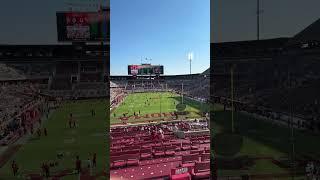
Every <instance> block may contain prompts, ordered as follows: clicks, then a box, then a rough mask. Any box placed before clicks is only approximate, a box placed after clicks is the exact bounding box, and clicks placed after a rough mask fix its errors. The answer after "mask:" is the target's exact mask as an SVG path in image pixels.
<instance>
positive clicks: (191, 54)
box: [188, 52, 193, 74]
mask: <svg viewBox="0 0 320 180" xmlns="http://www.w3.org/2000/svg"><path fill="white" fill-rule="evenodd" d="M192 59H193V53H192V52H189V53H188V60H189V62H190V74H191V61H192Z"/></svg>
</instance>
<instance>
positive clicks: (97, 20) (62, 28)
mask: <svg viewBox="0 0 320 180" xmlns="http://www.w3.org/2000/svg"><path fill="white" fill-rule="evenodd" d="M109 12H110V11H103V12H102V13H101V12H57V14H56V16H57V31H58V41H62V42H63V41H107V39H109V29H110V27H109V26H110V24H109V22H110V21H109V19H110V17H109V15H110V14H109Z"/></svg>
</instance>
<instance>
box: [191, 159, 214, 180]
mask: <svg viewBox="0 0 320 180" xmlns="http://www.w3.org/2000/svg"><path fill="white" fill-rule="evenodd" d="M191 174H192V179H208V178H209V177H210V162H196V164H195V166H194V169H193V171H192V173H191Z"/></svg>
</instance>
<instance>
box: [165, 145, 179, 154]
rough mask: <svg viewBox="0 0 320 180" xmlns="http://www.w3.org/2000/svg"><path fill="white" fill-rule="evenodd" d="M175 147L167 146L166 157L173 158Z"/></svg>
mask: <svg viewBox="0 0 320 180" xmlns="http://www.w3.org/2000/svg"><path fill="white" fill-rule="evenodd" d="M176 148H177V147H176V146H167V147H166V151H165V155H166V156H174V155H175V154H176Z"/></svg>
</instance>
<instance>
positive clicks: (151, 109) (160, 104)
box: [110, 92, 208, 124]
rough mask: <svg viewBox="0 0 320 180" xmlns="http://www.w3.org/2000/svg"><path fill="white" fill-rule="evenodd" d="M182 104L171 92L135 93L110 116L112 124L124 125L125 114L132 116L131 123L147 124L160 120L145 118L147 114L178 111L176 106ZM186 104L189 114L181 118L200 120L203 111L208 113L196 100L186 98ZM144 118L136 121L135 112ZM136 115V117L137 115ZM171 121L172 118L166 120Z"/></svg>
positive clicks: (157, 118)
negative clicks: (122, 118) (149, 121)
mask: <svg viewBox="0 0 320 180" xmlns="http://www.w3.org/2000/svg"><path fill="white" fill-rule="evenodd" d="M180 102H181V97H180V95H177V94H174V93H171V92H148V93H134V94H129V95H128V96H127V97H126V98H125V100H124V101H123V102H122V104H120V105H119V106H118V107H117V108H116V109H114V110H113V111H112V112H111V114H110V119H111V124H118V123H122V121H121V119H119V118H120V117H123V114H124V113H127V114H126V116H132V117H131V118H129V119H128V122H129V123H134V122H146V121H148V120H159V119H160V118H159V117H156V116H154V117H152V116H149V117H145V116H146V115H147V114H148V115H150V114H153V113H160V112H161V113H169V112H174V111H176V105H177V104H179V103H180ZM184 104H186V105H187V107H186V111H187V112H188V114H187V115H185V116H180V117H181V118H198V117H200V112H201V111H208V106H207V105H206V104H204V103H200V102H198V101H195V100H191V99H188V98H184ZM139 110H140V115H139V116H144V118H140V119H134V117H133V116H134V112H136V113H137V114H138V113H139ZM137 114H136V115H137ZM164 119H170V117H167V118H164Z"/></svg>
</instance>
